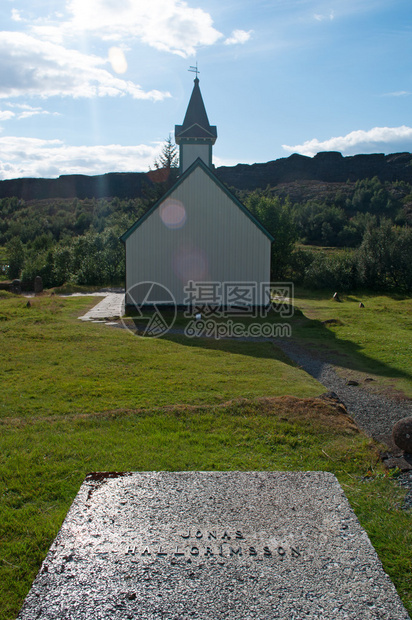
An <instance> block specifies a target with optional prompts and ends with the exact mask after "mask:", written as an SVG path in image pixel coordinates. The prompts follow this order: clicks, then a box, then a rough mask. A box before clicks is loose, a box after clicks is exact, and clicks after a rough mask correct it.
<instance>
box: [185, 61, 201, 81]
mask: <svg viewBox="0 0 412 620" xmlns="http://www.w3.org/2000/svg"><path fill="white" fill-rule="evenodd" d="M188 71H190V72H191V73H196V78H197V75H198V73H200V71H199V69H198V68H197V61H196V67H190V69H188Z"/></svg>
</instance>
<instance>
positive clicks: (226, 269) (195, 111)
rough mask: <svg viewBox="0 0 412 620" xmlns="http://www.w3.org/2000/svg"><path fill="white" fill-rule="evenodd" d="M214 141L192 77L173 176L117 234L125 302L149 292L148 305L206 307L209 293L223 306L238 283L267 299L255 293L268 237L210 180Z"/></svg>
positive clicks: (256, 300) (254, 297) (261, 299)
mask: <svg viewBox="0 0 412 620" xmlns="http://www.w3.org/2000/svg"><path fill="white" fill-rule="evenodd" d="M216 138H217V130H216V127H215V126H211V125H210V124H209V120H208V117H207V113H206V109H205V106H204V103H203V99H202V94H201V92H200V87H199V79H198V77H197V75H196V79H195V80H194V87H193V92H192V95H191V98H190V101H189V105H188V108H187V111H186V115H185V118H184V121H183V125H176V127H175V141H176V144H178V145H179V155H180V176H179V177H178V179H177V181H176V183H175V184H174V186H173V187H172V188H171V189H170V190H169V191H167V192H166V194H165V195H164V196H163V197H162V198H161V199H160V200H158V201H157V202H156V204H154V205H153V206H152V208H151V209H150V210H149V211H148V212H147V213H146V214H145V215H144V216H143V217H141V218H140V219H139V220H137V221H136V222H135V223H134V224H133V226H131V228H129V230H127V231H126V232H125V233H124V234H123V235H122V237H121V239H122V241H123V242H124V243H125V249H126V299H125V302H126V305H127V306H132V305H142V304H143V305H144V303H145V295H147V293H148V291H149V290H151V291H152V293H151V295H152V297H151V298H150V300H149V299H148V303H150V304H153V303H156V304H159V303H170V301H171V300H174V303H175V304H176V305H177V306H188V305H193V303H192V302H193V300H195V301H196V302H198V303H200V301H201V300H202V299H203V301H204V302H205V303H210V304H212V299H211V296H212V295H215V302H216V303H218V305H219V304H222V305H225V306H227V305H230V303H232V302H231V299H230V295H231V292H232V293H233V290H234V287H235V288H236V285H237V291H238V292H239V290H241V285H242V284H243V290H244V291H245V290H249V297H248V299H249V302H248V303H250V304H251V305H256V306H260V305H264V304H265V302H267V299H265V295H264V293H263V292H262V291H263V289H264V285H265V283H269V282H270V255H271V243H272V241H273V237H272V236H271V235H270V234H269V233H268V231H267V230H266V229H265V228H264V227H263V226H262V224H261V223H260V222H259V221H258V220H257V219H256V218H255V217H254V216H253V215H252V214H251V213H250V212H249V211H248V210H247V209H246V207H244V206H243V205H242V204H241V202H240V201H239V200H237V198H236V197H235V196H234V195H233V194H232V193H231V192H230V191H229V190H228V189H227V188H226V187H225V185H224V184H223V183H222V182H221V181H219V179H218V178H217V177H216V175H215V173H214V171H213V163H212V147H213V145H214V143H215V141H216ZM153 283H154V286H153ZM239 287H240V288H239ZM155 291H156V292H155ZM189 291H191V293H189ZM195 291H196V292H195ZM252 291H253V293H252ZM153 295H154V298H153ZM196 295H197V297H196ZM199 296H200V297H199ZM245 300H246V297H243V302H242V303H246V301H245ZM200 305H201V304H200Z"/></svg>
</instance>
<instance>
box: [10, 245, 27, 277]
mask: <svg viewBox="0 0 412 620" xmlns="http://www.w3.org/2000/svg"><path fill="white" fill-rule="evenodd" d="M7 255H8V262H9V266H8V268H7V276H8V277H9V278H10V279H11V280H13V279H14V278H18V277H20V272H21V270H22V268H23V265H24V258H25V256H24V247H23V244H22V242H21V240H20V239H19V237H13V238H12V239H11V240H10V241H9V243H8V244H7Z"/></svg>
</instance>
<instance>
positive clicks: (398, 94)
mask: <svg viewBox="0 0 412 620" xmlns="http://www.w3.org/2000/svg"><path fill="white" fill-rule="evenodd" d="M409 95H412V93H411V92H409V91H407V90H397V91H395V92H393V93H384V94H383V95H381V96H382V97H407V96H409Z"/></svg>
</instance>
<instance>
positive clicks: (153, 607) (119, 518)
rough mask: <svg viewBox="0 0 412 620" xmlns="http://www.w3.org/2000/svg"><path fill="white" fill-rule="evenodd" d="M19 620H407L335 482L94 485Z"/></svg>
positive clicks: (240, 475)
mask: <svg viewBox="0 0 412 620" xmlns="http://www.w3.org/2000/svg"><path fill="white" fill-rule="evenodd" d="M18 618H19V620H33V619H34V618H41V619H42V620H46V619H47V620H69V619H70V620H86V619H88V620H92V619H93V620H94V619H96V618H98V619H100V620H102V619H103V620H105V619H107V620H109V619H110V620H126V619H128V618H134V619H136V620H137V619H138V620H146V619H151V620H155V619H156V620H160V619H163V620H189V619H192V618H195V619H197V620H200V619H201V620H211V619H212V620H220V619H225V620H241V619H248V620H249V619H255V620H269V619H275V618H276V619H282V620H301V619H303V618H305V619H311V620H314V619H317V620H343V619H345V620H360V619H362V620H369V619H372V618H373V619H375V620H376V619H378V618H379V620H409V616H408V613H407V612H406V610H405V608H404V607H403V605H402V603H401V600H400V598H399V596H398V594H397V593H396V590H395V588H394V586H393V584H392V582H391V581H390V579H389V577H388V576H387V575H386V574H385V573H384V571H383V568H382V565H381V563H380V561H379V559H378V557H377V555H376V552H375V550H374V549H373V547H372V545H371V543H370V541H369V539H368V537H367V535H366V533H365V531H364V530H363V529H362V528H361V526H360V524H359V522H358V520H357V518H356V516H355V514H354V513H353V511H352V509H351V508H350V506H349V503H348V501H347V499H346V497H345V495H344V493H343V491H342V489H341V487H340V485H339V483H338V481H337V480H336V478H335V477H334V476H333V475H332V474H330V473H327V472H300V473H294V472H291V473H284V472H179V473H172V472H148V473H130V474H129V473H116V472H113V473H104V472H103V473H98V474H89V475H88V476H87V478H86V480H85V482H84V483H83V485H82V487H81V489H80V491H79V493H78V495H77V497H76V499H75V500H74V502H73V505H72V507H71V508H70V511H69V513H68V515H67V517H66V519H65V521H64V523H63V525H62V528H61V530H60V532H59V534H58V535H57V537H56V539H55V541H54V543H53V545H52V547H51V549H50V551H49V553H48V555H47V557H46V559H45V561H44V563H43V565H42V568H41V569H40V571H39V574H38V576H37V577H36V580H35V581H34V584H33V587H32V589H31V591H30V593H29V595H28V596H27V598H26V601H25V603H24V605H23V608H22V610H21V612H20V615H19V617H18Z"/></svg>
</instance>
